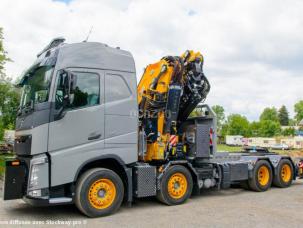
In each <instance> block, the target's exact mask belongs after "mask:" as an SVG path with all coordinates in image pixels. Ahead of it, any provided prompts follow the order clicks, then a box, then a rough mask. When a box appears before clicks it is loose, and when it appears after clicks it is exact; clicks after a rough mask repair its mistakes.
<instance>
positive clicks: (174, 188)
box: [167, 173, 187, 199]
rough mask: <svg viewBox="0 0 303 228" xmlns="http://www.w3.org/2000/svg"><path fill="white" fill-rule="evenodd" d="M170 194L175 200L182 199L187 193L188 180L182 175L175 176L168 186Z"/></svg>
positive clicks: (171, 178) (176, 174)
mask: <svg viewBox="0 0 303 228" xmlns="http://www.w3.org/2000/svg"><path fill="white" fill-rule="evenodd" d="M167 189H168V194H169V195H170V196H171V197H172V198H175V199H180V198H182V197H183V196H184V195H185V193H186V191H187V179H186V177H185V176H184V175H183V174H182V173H175V174H173V175H172V176H171V177H170V179H169V181H168V184H167Z"/></svg>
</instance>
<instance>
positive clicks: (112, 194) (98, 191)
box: [88, 179, 116, 209]
mask: <svg viewBox="0 0 303 228" xmlns="http://www.w3.org/2000/svg"><path fill="white" fill-rule="evenodd" d="M115 198H116V187H115V185H114V183H113V182H112V181H111V180H109V179H99V180H97V181H95V182H94V183H93V184H92V185H91V186H90V188H89V191H88V199H89V202H90V205H91V206H92V207H94V208H96V209H105V208H108V207H109V206H111V205H112V203H113V202H114V200H115Z"/></svg>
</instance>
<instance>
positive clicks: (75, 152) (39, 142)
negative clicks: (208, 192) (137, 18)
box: [3, 38, 303, 217]
mask: <svg viewBox="0 0 303 228" xmlns="http://www.w3.org/2000/svg"><path fill="white" fill-rule="evenodd" d="M19 86H20V87H22V90H23V92H22V98H21V101H20V108H19V111H18V116H17V120H16V133H15V136H16V137H15V142H14V150H15V151H14V152H15V154H16V157H15V159H12V160H8V161H6V169H5V170H6V171H5V182H4V194H3V197H4V200H13V199H23V200H24V201H26V202H27V203H29V204H32V205H39V206H49V205H61V204H73V203H74V204H75V205H76V206H77V207H78V209H79V210H80V211H81V212H82V213H83V214H85V215H87V216H89V217H98V216H105V215H109V214H112V213H114V212H115V211H117V210H118V209H119V207H120V206H121V204H122V202H123V200H124V201H125V202H127V203H128V204H131V203H132V202H133V201H135V200H136V199H137V198H143V197H150V196H155V197H157V199H158V200H160V201H161V202H163V203H164V204H167V205H177V204H182V203H184V202H185V201H186V200H187V199H188V198H189V197H190V196H191V195H192V194H199V193H200V190H201V189H215V190H218V189H224V188H228V187H230V186H231V185H233V184H242V185H246V186H247V188H249V189H251V190H253V191H257V192H263V191H267V190H268V189H270V187H271V186H272V185H275V186H278V187H281V188H285V187H289V186H290V185H291V184H292V181H293V180H295V179H296V178H297V177H303V160H298V161H294V160H292V159H291V158H290V157H289V156H282V155H278V154H275V153H271V152H266V151H257V152H251V151H243V152H242V153H237V154H229V153H224V152H222V153H221V152H220V153H218V152H217V151H216V115H215V113H214V112H213V111H212V109H211V108H210V107H209V106H208V105H206V104H203V103H202V102H203V101H204V100H205V98H206V96H207V94H208V93H209V90H210V84H209V82H208V80H207V78H206V77H205V75H204V74H203V57H202V55H201V54H200V53H199V52H194V51H186V52H185V53H184V54H183V55H181V56H166V57H164V58H162V59H161V60H160V61H158V62H156V63H154V64H150V65H148V66H147V67H146V69H145V71H144V73H143V76H142V78H141V81H140V83H139V85H138V86H137V79H136V71H135V63H134V59H133V57H132V55H131V53H130V52H128V51H124V50H121V49H120V48H112V47H109V46H108V45H105V44H102V43H96V42H82V43H74V44H67V43H65V39H64V38H58V39H54V40H53V41H52V42H51V43H50V44H49V45H48V46H47V47H46V48H44V49H43V50H42V51H41V52H40V53H39V54H38V56H37V59H36V61H35V62H34V63H33V65H32V66H31V67H30V68H29V69H28V70H27V71H26V72H25V74H24V75H23V77H22V79H21V81H20V83H19ZM197 106H199V109H201V110H202V112H201V113H202V114H201V116H198V117H191V116H190V113H191V112H192V111H193V110H194V109H195V108H196V107H197ZM134 113H139V114H138V115H134Z"/></svg>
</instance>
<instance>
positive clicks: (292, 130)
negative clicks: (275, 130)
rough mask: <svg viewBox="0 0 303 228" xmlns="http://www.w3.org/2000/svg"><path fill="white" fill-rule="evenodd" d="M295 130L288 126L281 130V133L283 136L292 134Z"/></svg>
mask: <svg viewBox="0 0 303 228" xmlns="http://www.w3.org/2000/svg"><path fill="white" fill-rule="evenodd" d="M295 132H296V130H295V129H294V128H293V127H288V128H285V129H284V130H283V131H282V135H284V136H294V135H295Z"/></svg>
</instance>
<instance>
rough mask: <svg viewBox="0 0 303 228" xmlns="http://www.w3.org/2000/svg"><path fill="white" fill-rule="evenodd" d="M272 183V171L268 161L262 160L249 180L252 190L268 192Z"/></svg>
mask: <svg viewBox="0 0 303 228" xmlns="http://www.w3.org/2000/svg"><path fill="white" fill-rule="evenodd" d="M271 183H272V169H271V166H270V164H269V162H268V161H265V160H260V161H258V162H257V163H256V165H255V167H254V170H253V177H252V178H251V179H249V180H248V185H249V188H250V189H251V190H254V191H256V192H264V191H267V190H268V189H269V188H270V186H271Z"/></svg>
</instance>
